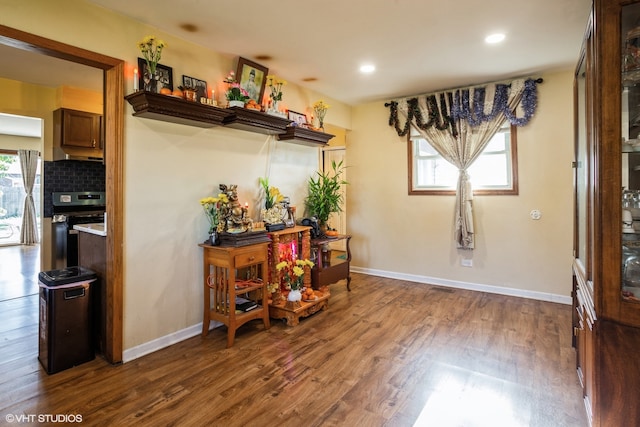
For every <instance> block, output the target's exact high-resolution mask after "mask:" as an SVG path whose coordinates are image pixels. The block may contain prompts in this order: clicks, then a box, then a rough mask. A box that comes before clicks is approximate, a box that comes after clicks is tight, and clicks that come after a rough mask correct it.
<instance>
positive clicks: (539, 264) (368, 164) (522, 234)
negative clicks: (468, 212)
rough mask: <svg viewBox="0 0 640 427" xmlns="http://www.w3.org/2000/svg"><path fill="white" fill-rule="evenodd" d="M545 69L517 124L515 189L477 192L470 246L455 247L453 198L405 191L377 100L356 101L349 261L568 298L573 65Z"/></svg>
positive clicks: (397, 146) (397, 148) (400, 144)
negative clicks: (530, 111)
mask: <svg viewBox="0 0 640 427" xmlns="http://www.w3.org/2000/svg"><path fill="white" fill-rule="evenodd" d="M543 77H544V83H543V84H542V85H539V86H538V88H539V98H538V110H537V113H536V115H535V117H534V118H533V120H532V121H531V122H530V123H529V125H528V126H526V127H522V128H518V167H519V181H520V194H519V195H518V196H477V197H476V198H475V199H474V202H473V206H474V212H475V227H476V228H475V230H476V234H477V240H476V249H475V250H474V251H461V250H458V249H456V247H455V243H454V241H453V209H454V197H453V196H409V195H407V192H408V190H407V143H406V139H405V138H400V137H398V136H397V134H396V133H395V130H393V128H391V127H389V126H388V124H387V123H388V117H389V112H388V109H387V108H385V107H384V102H376V103H370V104H367V105H362V106H358V107H356V108H354V113H353V129H354V130H353V132H352V133H351V134H350V135H349V136H348V138H347V147H348V153H349V160H350V161H349V166H350V168H349V181H350V182H351V185H350V186H349V187H348V190H347V191H348V193H347V194H348V209H349V218H348V227H349V232H350V233H351V234H353V236H354V237H353V240H352V242H353V243H352V249H353V264H354V265H356V266H358V267H361V268H363V269H365V270H375V271H374V273H376V274H384V275H394V274H396V275H397V274H400V275H401V274H406V275H415V276H416V277H415V278H414V279H416V280H422V279H424V278H435V279H438V281H440V282H442V283H447V281H450V282H452V284H472V285H473V284H479V285H488V286H497V287H503V288H514V289H519V290H526V291H533V292H537V293H543V294H545V293H548V294H555V295H562V296H566V297H568V296H569V295H570V290H571V268H570V266H571V259H572V257H571V253H572V188H573V186H572V185H573V184H572V169H571V161H572V152H573V148H572V147H573V131H572V123H573V115H572V114H573V112H572V111H573V101H572V99H573V98H572V73H571V72H570V71H567V72H561V73H556V74H549V75H544V76H543ZM380 171H385V172H384V173H380ZM532 209H539V210H540V211H541V212H542V219H541V220H539V221H533V220H532V219H531V218H530V217H529V212H530V211H531V210H532ZM464 257H466V258H471V259H472V260H473V267H472V268H468V267H462V266H461V265H460V260H461V259H462V258H464ZM377 270H379V271H377ZM432 282H433V280H432Z"/></svg>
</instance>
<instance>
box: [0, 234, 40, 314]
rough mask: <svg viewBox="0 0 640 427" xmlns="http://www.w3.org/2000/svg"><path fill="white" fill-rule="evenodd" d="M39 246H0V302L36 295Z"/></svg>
mask: <svg viewBox="0 0 640 427" xmlns="http://www.w3.org/2000/svg"><path fill="white" fill-rule="evenodd" d="M39 272H40V245H33V246H26V245H15V246H0V301H5V300H8V299H12V298H19V297H22V296H25V295H34V294H37V293H38V273H39Z"/></svg>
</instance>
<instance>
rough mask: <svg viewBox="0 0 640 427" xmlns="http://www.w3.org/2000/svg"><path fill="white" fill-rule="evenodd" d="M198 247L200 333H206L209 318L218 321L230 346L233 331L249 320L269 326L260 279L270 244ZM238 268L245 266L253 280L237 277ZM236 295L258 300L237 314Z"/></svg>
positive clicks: (264, 269)
mask: <svg viewBox="0 0 640 427" xmlns="http://www.w3.org/2000/svg"><path fill="white" fill-rule="evenodd" d="M198 246H200V247H202V248H203V249H204V255H203V265H204V271H203V277H204V313H203V319H202V336H203V337H204V336H206V335H207V334H208V333H209V325H210V322H211V320H217V321H218V322H222V323H224V324H225V325H226V326H227V348H229V347H231V346H233V341H234V338H235V334H236V330H237V329H238V328H239V327H240V326H242V325H243V324H245V323H247V322H248V321H250V320H253V319H262V321H263V322H264V327H265V329H269V326H270V325H269V310H268V308H267V307H268V298H267V289H266V281H264V280H262V279H264V278H265V277H266V274H267V258H268V247H269V243H256V244H253V245H247V246H240V247H233V246H210V245H206V244H200V245H198ZM239 268H246V269H247V270H248V271H249V272H250V273H251V274H250V275H251V278H252V279H254V280H251V281H242V280H238V279H237V278H236V271H237V269H239ZM255 279H260V280H255ZM212 295H213V298H212V297H211V296H212ZM238 296H242V297H243V298H245V299H249V300H252V301H255V302H257V304H258V307H257V308H255V309H253V310H251V311H247V312H241V313H236V298H237V297H238Z"/></svg>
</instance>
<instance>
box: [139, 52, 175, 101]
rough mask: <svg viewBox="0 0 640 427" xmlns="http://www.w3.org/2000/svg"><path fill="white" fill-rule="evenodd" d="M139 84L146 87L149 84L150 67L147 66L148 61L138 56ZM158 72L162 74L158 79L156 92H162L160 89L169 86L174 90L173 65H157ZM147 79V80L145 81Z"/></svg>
mask: <svg viewBox="0 0 640 427" xmlns="http://www.w3.org/2000/svg"><path fill="white" fill-rule="evenodd" d="M138 70H140V72H139V73H138V76H139V77H138V80H139V81H138V84H139V87H140V88H145V90H146V88H147V87H148V86H147V85H148V84H149V82H150V81H149V67H148V66H147V61H145V59H144V58H138ZM156 74H158V75H160V78H159V79H158V80H156V84H157V87H156V90H155V92H158V93H159V92H160V89H162V88H163V87H166V88H169V89H170V90H171V91H173V69H172V68H171V67H167V66H165V65H162V64H157V65H156ZM145 80H146V82H145Z"/></svg>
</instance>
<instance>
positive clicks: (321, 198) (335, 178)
mask: <svg viewBox="0 0 640 427" xmlns="http://www.w3.org/2000/svg"><path fill="white" fill-rule="evenodd" d="M345 167H346V166H343V164H342V161H340V163H336V162H335V161H333V162H331V168H332V171H329V172H322V173H320V172H317V173H316V175H317V176H312V177H310V178H309V194H308V195H307V199H306V200H305V206H306V208H307V213H308V214H309V215H310V216H314V217H316V218H317V220H318V223H320V224H323V225H326V223H327V221H328V220H329V215H331V214H332V213H334V212H342V201H343V200H342V191H341V187H342V185H346V184H348V182H347V181H345V180H344V179H342V178H341V175H342V173H343V172H344V169H345Z"/></svg>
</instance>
